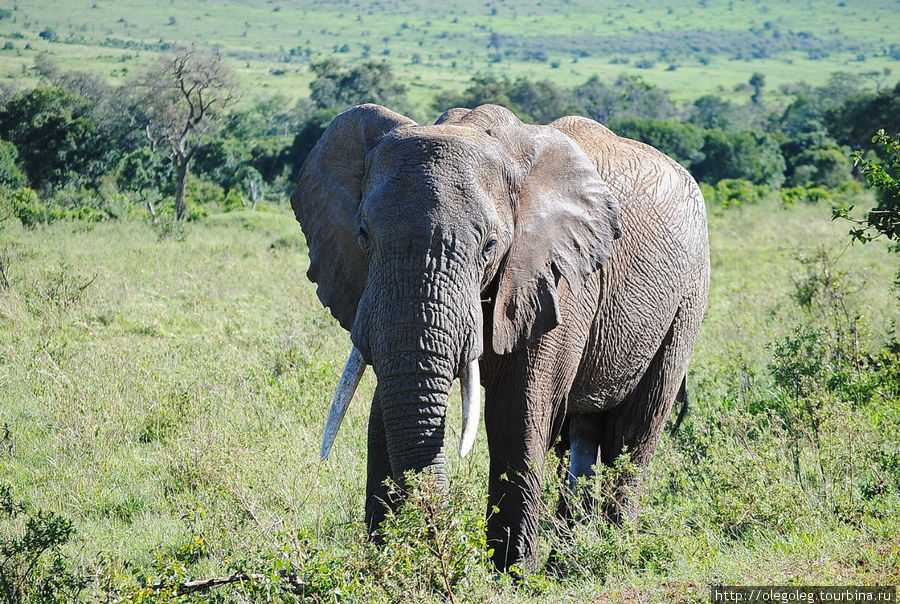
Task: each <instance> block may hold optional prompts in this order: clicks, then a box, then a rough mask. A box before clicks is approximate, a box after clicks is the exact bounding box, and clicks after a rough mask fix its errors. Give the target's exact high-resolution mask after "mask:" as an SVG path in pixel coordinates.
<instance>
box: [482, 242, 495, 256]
mask: <svg viewBox="0 0 900 604" xmlns="http://www.w3.org/2000/svg"><path fill="white" fill-rule="evenodd" d="M496 247H497V239H496V238H495V237H491V238H490V239H488V242H487V243H485V244H484V249H483V250H482V252H481V255H482V256H484V257H485V258H487V257H488V256H490V255H491V252H493V251H494V249H496Z"/></svg>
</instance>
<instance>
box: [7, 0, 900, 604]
mask: <svg viewBox="0 0 900 604" xmlns="http://www.w3.org/2000/svg"><path fill="white" fill-rule="evenodd" d="M898 8H900V5H898V4H897V2H896V1H889V0H878V1H872V2H866V3H863V2H857V1H856V0H846V1H834V2H818V1H809V2H799V3H791V4H790V5H787V4H784V3H779V2H774V1H768V0H758V1H741V0H723V1H719V0H699V1H697V2H674V1H670V2H667V3H651V2H645V1H643V0H634V1H632V2H629V3H625V4H597V3H589V2H582V1H580V0H571V1H568V2H561V3H547V2H511V1H507V2H487V3H482V2H462V3H455V4H453V5H449V4H442V3H431V2H415V3H397V2H380V1H379V2H375V1H373V2H363V1H360V2H349V1H348V2H306V1H299V0H298V1H287V0H284V1H276V0H265V1H263V0H258V1H256V0H245V1H240V2H224V1H212V0H209V1H206V0H195V1H191V2H179V3H173V2H164V1H161V0H154V1H153V2H132V1H128V0H124V1H121V2H112V1H108V2H104V1H102V0H98V1H96V2H92V1H82V0H78V1H75V2H67V3H65V4H64V5H60V4H59V3H56V2H45V1H43V0H29V1H27V2H26V1H24V0H20V1H19V2H17V3H13V5H12V6H6V7H3V8H0V38H2V40H0V600H2V601H3V602H71V601H83V602H264V601H265V602H269V601H271V602H293V601H306V600H309V601H348V602H357V601H366V602H374V601H390V602H394V601H416V602H418V601H435V602H438V601H452V602H481V601H484V602H487V601H491V602H518V601H535V602H560V601H572V602H620V601H623V602H706V601H709V598H710V586H711V585H719V584H725V585H773V584H774V585H798V586H804V585H897V584H898V583H900V444H898V443H900V441H898V438H897V435H898V433H900V342H898V334H897V331H896V329H897V322H898V319H900V300H898V295H900V291H898V279H900V260H898V255H897V254H898V251H897V242H898V234H900V233H898V224H900V221H898V218H897V207H898V206H897V204H898V197H900V191H898V187H897V182H898V181H897V180H896V178H897V177H898V173H897V170H898V169H900V147H898V144H900V143H898V142H897V141H898V138H900V80H898V78H900V69H898V61H900V40H898V39H896V27H897V24H898V17H897V11H898ZM198 89H201V90H203V91H204V96H203V97H202V99H201V98H200V97H198V96H191V94H192V93H194V92H196V90H198ZM364 102H376V103H380V104H383V105H385V106H388V107H390V108H392V109H394V110H396V111H398V112H400V113H403V114H405V115H408V116H410V117H411V118H413V119H415V120H416V121H418V122H419V123H431V122H433V121H434V120H435V119H436V118H437V117H438V116H439V115H440V114H441V113H443V112H444V111H445V110H446V109H449V108H451V107H457V106H460V107H474V106H476V105H479V104H481V103H497V104H501V105H504V106H506V107H508V108H509V109H511V110H512V111H513V112H514V113H515V114H516V115H517V116H518V117H519V118H520V119H521V120H523V121H524V122H526V123H539V124H543V123H548V122H550V121H552V120H554V119H556V118H557V117H560V116H563V115H583V116H586V117H590V118H592V119H595V120H597V121H599V122H601V123H604V124H606V125H608V126H609V127H610V128H611V129H613V130H614V131H615V132H617V133H618V134H621V135H624V136H628V137H631V138H635V139H637V140H641V141H644V142H647V143H649V144H652V145H654V146H655V147H657V148H659V149H660V150H662V151H663V152H665V153H667V154H668V155H670V156H671V157H672V158H673V159H675V160H676V161H678V162H679V163H680V164H681V165H682V166H684V167H685V168H687V169H688V170H689V171H690V173H691V174H692V175H693V176H694V178H695V179H696V180H697V181H698V182H699V183H700V188H701V190H702V191H703V195H704V198H705V200H706V207H707V213H708V229H709V240H710V259H711V272H712V276H711V282H710V293H709V301H708V305H707V310H706V315H705V319H704V322H703V325H702V328H701V331H700V336H699V340H698V342H697V345H696V349H695V352H694V355H693V357H692V360H691V362H690V366H689V371H688V377H687V382H688V386H689V390H690V403H689V406H688V409H687V412H686V415H685V416H684V418H683V420H682V421H681V422H680V425H679V426H678V427H677V429H675V415H676V413H677V412H678V411H679V410H680V409H679V407H678V406H676V408H675V413H673V417H672V419H670V422H669V426H668V429H667V430H666V433H665V435H664V437H663V438H662V441H661V443H660V445H659V448H658V449H657V451H656V454H655V456H654V457H653V460H652V462H651V464H650V467H649V470H648V474H647V476H646V478H645V480H644V484H643V487H642V490H641V492H640V502H641V513H640V515H639V517H638V519H637V521H635V522H633V523H625V524H624V525H623V526H620V527H613V526H610V525H608V524H606V523H605V522H604V521H603V520H602V519H600V518H595V517H587V518H585V519H583V520H582V521H580V522H578V523H576V524H575V525H574V526H573V527H571V528H566V527H565V526H562V525H561V524H560V522H559V521H558V520H557V519H556V515H555V512H556V500H557V497H558V496H559V493H558V490H557V488H556V486H555V480H554V479H555V464H553V463H548V464H547V471H546V474H547V476H546V481H545V488H544V490H543V497H542V505H543V506H544V509H543V510H542V513H541V517H540V526H539V550H540V551H539V558H540V560H541V567H540V570H538V572H535V573H521V574H517V573H505V574H504V573H497V572H496V571H495V570H494V568H493V566H492V565H491V562H490V559H489V548H488V544H487V543H486V538H485V526H486V520H485V511H486V502H487V482H488V480H487V474H488V459H487V458H488V455H487V442H486V436H485V433H484V428H483V426H482V427H481V428H480V429H479V434H478V436H477V438H476V441H475V446H474V450H473V452H472V453H470V454H469V456H467V457H465V458H463V459H459V458H457V457H456V455H455V453H454V452H453V451H452V448H453V447H452V446H448V448H449V449H451V451H450V452H449V453H448V455H447V457H448V464H449V468H448V473H449V487H448V489H447V490H443V489H441V488H438V487H436V486H435V485H434V484H433V483H430V482H429V481H428V480H427V479H425V478H417V479H413V480H412V483H411V484H410V485H409V486H408V490H409V492H408V493H407V496H406V503H405V504H404V505H403V506H402V507H400V508H399V509H398V510H397V511H396V513H394V514H392V515H390V516H389V518H388V519H387V521H386V522H385V524H384V525H383V527H382V529H381V534H382V536H383V543H373V542H371V541H369V540H367V538H366V527H365V526H364V523H363V507H364V495H365V474H366V431H367V423H368V418H369V409H368V406H369V401H370V400H371V399H372V394H373V391H374V388H375V384H376V381H375V377H374V375H373V374H372V372H371V371H369V372H367V373H366V375H365V376H364V377H363V380H362V383H361V385H360V389H359V392H358V393H357V395H356V397H355V400H354V402H353V404H352V405H351V406H350V409H349V411H348V412H347V416H346V419H345V420H344V425H343V427H342V429H341V432H340V434H339V435H338V437H337V441H336V443H335V445H334V448H333V450H332V451H331V454H330V456H329V457H328V459H327V460H325V461H321V460H320V458H319V445H320V442H321V436H322V434H321V432H322V426H323V424H324V421H325V415H326V413H327V410H328V405H329V403H330V400H331V396H332V393H333V392H334V387H335V384H336V383H337V381H338V377H339V376H340V375H341V370H342V366H343V362H344V359H345V358H346V354H347V350H348V348H349V344H350V342H349V337H348V335H347V332H346V331H345V330H344V329H342V328H341V327H340V326H339V325H338V323H337V322H336V321H335V319H334V318H333V317H332V316H331V314H330V313H329V312H328V310H327V309H325V308H323V307H322V306H321V304H320V302H319V300H318V299H317V298H316V292H315V285H314V284H312V283H310V282H309V281H308V280H307V279H306V276H305V275H306V271H307V269H308V267H309V258H308V255H307V243H306V240H305V238H304V234H303V232H302V231H301V229H300V227H299V225H298V224H297V222H296V220H295V218H294V214H293V212H292V209H291V205H290V202H289V197H290V195H291V191H292V190H293V188H294V187H295V186H296V184H297V178H298V174H299V172H300V169H301V166H302V164H303V161H304V160H305V158H306V156H307V154H308V153H309V151H310V150H311V149H312V147H313V145H314V144H315V142H316V141H317V140H318V138H319V137H320V135H321V134H322V133H323V131H324V130H325V127H326V126H327V125H328V123H329V122H330V121H331V120H332V119H333V118H334V116H336V115H337V114H338V113H339V112H341V111H343V110H345V109H347V108H348V107H350V106H352V105H355V104H358V103H364ZM191 106H192V107H194V108H195V109H197V108H200V107H204V110H203V112H202V116H200V119H194V118H197V113H196V112H195V113H194V114H192V115H191V114H190V113H188V112H189V111H190V110H189V109H186V107H191ZM879 130H884V132H885V133H884V134H883V135H880V136H879V138H878V140H873V137H875V136H876V133H877V132H878V131H879ZM454 388H456V387H454ZM453 400H456V398H453ZM460 425H461V418H460V411H459V409H458V408H457V406H456V404H451V405H450V407H449V408H448V420H447V426H448V431H449V432H450V433H451V436H452V438H451V436H448V443H452V442H453V441H454V440H455V439H456V437H457V433H456V432H458V430H459V426H460ZM633 471H634V469H633V468H632V467H630V466H629V463H628V460H627V459H625V458H623V459H621V461H620V463H617V464H616V465H614V466H613V467H609V468H602V469H600V471H599V472H598V475H597V476H596V478H595V479H592V481H591V484H590V485H588V488H591V489H595V490H596V491H597V492H602V491H603V489H604V485H605V484H607V483H608V481H610V480H615V479H616V477H618V476H622V475H627V474H628V473H629V472H633ZM551 552H553V559H554V561H555V562H554V563H553V564H548V565H544V562H546V561H547V560H548V559H549V558H551Z"/></svg>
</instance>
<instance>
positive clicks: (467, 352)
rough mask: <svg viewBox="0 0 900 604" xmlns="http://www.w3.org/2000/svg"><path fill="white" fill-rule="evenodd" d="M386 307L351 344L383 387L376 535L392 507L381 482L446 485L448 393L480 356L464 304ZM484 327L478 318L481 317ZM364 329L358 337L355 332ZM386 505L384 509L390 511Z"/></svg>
mask: <svg viewBox="0 0 900 604" xmlns="http://www.w3.org/2000/svg"><path fill="white" fill-rule="evenodd" d="M429 293H432V295H429V296H421V295H419V296H409V297H407V298H406V299H404V300H399V301H398V300H396V298H395V299H394V300H391V301H390V302H385V301H383V300H384V299H383V298H382V299H381V300H379V301H378V303H377V304H373V305H370V306H369V307H368V308H370V309H379V310H380V312H382V313H383V312H384V310H383V309H386V308H387V309H391V311H392V316H391V317H389V318H385V317H384V316H382V315H380V314H379V312H374V313H369V314H367V315H366V316H365V317H364V318H363V319H362V321H360V318H358V319H357V322H358V323H359V325H356V326H355V327H354V338H353V339H354V343H355V344H356V345H357V346H358V347H360V348H361V349H365V350H366V351H367V356H368V357H369V358H370V359H371V363H372V368H373V369H374V371H375V375H376V377H377V380H378V384H377V386H376V389H375V396H374V399H373V402H372V412H371V415H370V418H369V460H368V462H369V468H368V474H369V479H368V486H367V494H368V496H367V500H368V501H367V506H366V510H367V513H366V516H367V523H368V526H369V528H370V530H374V529H375V528H377V526H378V524H379V523H380V522H381V520H382V519H383V518H384V515H385V512H386V511H387V508H388V507H392V506H394V505H395V504H396V503H398V502H396V501H392V500H391V499H390V497H389V496H388V495H389V493H388V491H387V489H385V488H384V486H383V484H382V483H383V482H384V480H385V479H387V478H391V479H392V480H393V481H394V482H396V483H398V484H399V485H401V486H402V485H403V481H404V478H405V475H406V474H407V473H408V472H411V471H412V472H429V473H430V474H432V475H433V476H434V477H435V478H436V480H437V482H438V484H439V485H445V484H446V482H447V477H446V471H445V467H446V451H445V448H444V437H445V419H446V414H447V404H448V397H449V392H450V387H451V385H452V383H453V380H454V379H455V378H456V376H457V375H458V374H459V373H460V370H461V368H462V367H464V366H465V363H466V362H467V361H468V360H469V358H470V357H471V356H473V355H475V356H477V354H478V352H479V350H478V348H477V346H476V345H475V339H474V329H473V327H474V324H473V320H472V317H471V314H470V312H468V311H467V310H466V308H465V304H459V303H457V302H455V301H453V300H450V301H443V300H440V299H437V298H443V295H436V294H434V292H429ZM478 318H479V319H480V315H478ZM358 328H359V329H358ZM385 504H387V505H385Z"/></svg>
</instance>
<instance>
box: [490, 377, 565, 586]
mask: <svg viewBox="0 0 900 604" xmlns="http://www.w3.org/2000/svg"><path fill="white" fill-rule="evenodd" d="M487 391H488V398H487V400H488V403H487V404H486V405H485V426H486V428H487V435H488V447H489V450H490V457H491V464H490V481H489V484H488V520H487V524H488V547H490V548H492V549H493V550H494V553H493V555H492V557H493V561H494V565H495V566H496V567H497V568H498V569H499V570H503V571H506V570H509V568H510V567H511V566H514V565H518V566H520V567H521V568H522V569H523V570H525V571H534V570H536V569H537V566H538V564H537V549H538V548H537V541H538V521H539V519H540V516H541V511H542V510H541V508H542V506H543V505H544V503H543V501H542V500H541V486H542V484H543V472H544V463H545V460H546V454H547V451H548V449H549V443H550V442H551V441H552V440H554V439H555V437H556V434H557V432H558V431H559V429H560V426H559V425H558V423H557V422H554V421H553V420H554V419H555V418H556V419H560V418H561V415H562V410H561V409H560V408H559V406H558V405H552V404H551V405H547V407H543V406H540V405H537V404H534V402H532V401H531V400H530V399H531V397H532V396H535V394H534V393H531V394H528V393H526V392H519V393H515V394H513V395H512V396H509V395H507V396H509V398H506V399H499V400H498V398H497V397H496V396H491V395H492V392H491V389H490V388H488V389H487ZM543 400H545V401H546V400H553V399H551V398H550V396H547V397H546V398H544V399H543ZM556 411H559V412H558V413H556Z"/></svg>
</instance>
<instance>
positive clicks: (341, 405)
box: [320, 346, 481, 461]
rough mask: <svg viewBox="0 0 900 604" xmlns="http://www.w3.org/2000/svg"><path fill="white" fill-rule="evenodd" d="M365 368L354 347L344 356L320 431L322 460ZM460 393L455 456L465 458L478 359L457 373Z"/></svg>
mask: <svg viewBox="0 0 900 604" xmlns="http://www.w3.org/2000/svg"><path fill="white" fill-rule="evenodd" d="M365 371H366V362H365V361H364V360H363V356H362V353H360V351H359V350H358V349H357V348H356V346H354V347H353V348H352V349H351V350H350V354H349V355H348V356H347V363H346V364H345V365H344V371H343V373H342V374H341V379H340V380H338V385H337V388H336V389H335V392H334V397H333V398H332V399H331V407H330V408H329V410H328V419H327V420H326V421H325V429H324V430H323V432H322V448H321V451H320V453H321V458H322V461H324V460H325V459H326V458H327V457H328V453H329V452H330V451H331V446H332V445H333V444H334V440H335V438H336V437H337V433H338V430H339V429H340V427H341V422H342V421H343V419H344V415H345V414H346V413H347V409H348V408H349V407H350V401H351V400H352V399H353V395H354V394H355V393H356V389H357V387H358V386H359V381H360V379H362V376H363V373H365ZM457 377H458V378H459V384H460V394H461V398H462V430H461V432H460V438H459V449H458V451H459V456H460V457H465V456H466V455H468V454H469V451H471V450H472V445H473V444H474V443H475V435H476V434H477V433H478V417H479V415H480V413H481V390H480V386H481V376H480V370H479V367H478V359H477V358H475V359H473V360H471V361H469V362H468V363H467V364H466V365H465V367H463V368H462V370H460V372H459V375H458V376H457Z"/></svg>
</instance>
